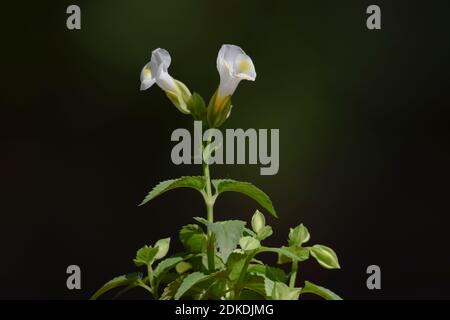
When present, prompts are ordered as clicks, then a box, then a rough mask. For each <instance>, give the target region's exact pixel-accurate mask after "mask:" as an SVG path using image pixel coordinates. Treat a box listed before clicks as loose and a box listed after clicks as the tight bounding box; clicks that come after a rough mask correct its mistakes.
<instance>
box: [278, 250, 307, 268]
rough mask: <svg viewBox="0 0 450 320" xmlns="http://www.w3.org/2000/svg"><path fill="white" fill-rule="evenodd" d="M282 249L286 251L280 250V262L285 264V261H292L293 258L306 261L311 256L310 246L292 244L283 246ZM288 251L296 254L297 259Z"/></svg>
mask: <svg viewBox="0 0 450 320" xmlns="http://www.w3.org/2000/svg"><path fill="white" fill-rule="evenodd" d="M281 248H282V250H284V252H283V253H282V252H279V254H278V261H277V262H278V263H279V264H284V263H290V262H292V261H293V260H294V261H295V260H297V261H305V260H308V258H309V249H308V248H300V247H297V246H291V247H285V246H283V247H281ZM286 251H287V252H289V253H291V254H292V255H294V256H295V257H296V259H293V258H292V256H289V255H288V254H286Z"/></svg>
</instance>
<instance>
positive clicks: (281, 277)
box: [248, 264, 287, 282]
mask: <svg viewBox="0 0 450 320" xmlns="http://www.w3.org/2000/svg"><path fill="white" fill-rule="evenodd" d="M248 272H249V273H252V274H258V275H263V276H265V277H267V278H268V279H270V280H273V281H279V282H286V281H287V275H286V273H285V272H284V270H283V269H280V268H274V267H269V266H265V265H255V264H252V265H250V266H249V267H248Z"/></svg>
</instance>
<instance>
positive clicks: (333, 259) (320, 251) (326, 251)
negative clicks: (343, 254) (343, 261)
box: [311, 244, 341, 269]
mask: <svg viewBox="0 0 450 320" xmlns="http://www.w3.org/2000/svg"><path fill="white" fill-rule="evenodd" d="M311 255H312V256H313V257H314V258H315V259H316V260H317V262H319V264H320V265H321V266H322V267H324V268H327V269H340V268H341V266H340V265H339V261H338V258H337V256H336V253H335V252H334V251H333V249H331V248H329V247H327V246H323V245H320V244H316V245H314V246H312V247H311Z"/></svg>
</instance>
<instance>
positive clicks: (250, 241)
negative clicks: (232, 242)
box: [239, 236, 261, 251]
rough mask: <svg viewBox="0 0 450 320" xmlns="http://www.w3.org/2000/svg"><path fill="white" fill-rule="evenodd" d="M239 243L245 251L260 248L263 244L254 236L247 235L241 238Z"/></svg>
mask: <svg viewBox="0 0 450 320" xmlns="http://www.w3.org/2000/svg"><path fill="white" fill-rule="evenodd" d="M239 245H240V246H241V248H242V250H244V251H252V250H256V249H258V248H259V247H260V246H261V243H259V241H258V240H257V239H255V238H253V237H250V236H246V237H242V238H241V239H240V240H239Z"/></svg>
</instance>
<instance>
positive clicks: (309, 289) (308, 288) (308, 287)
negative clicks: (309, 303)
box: [301, 281, 342, 300]
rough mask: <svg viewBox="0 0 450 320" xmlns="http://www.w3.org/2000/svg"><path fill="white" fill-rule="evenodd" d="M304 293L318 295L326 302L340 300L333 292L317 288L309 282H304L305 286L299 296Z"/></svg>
mask: <svg viewBox="0 0 450 320" xmlns="http://www.w3.org/2000/svg"><path fill="white" fill-rule="evenodd" d="M304 293H313V294H315V295H318V296H320V297H322V298H324V299H326V300H342V298H341V297H339V296H338V295H337V294H336V293H334V292H333V291H331V290H329V289H327V288H324V287H321V286H318V285H316V284H314V283H312V282H309V281H305V286H304V287H303V289H302V292H301V294H304Z"/></svg>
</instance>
